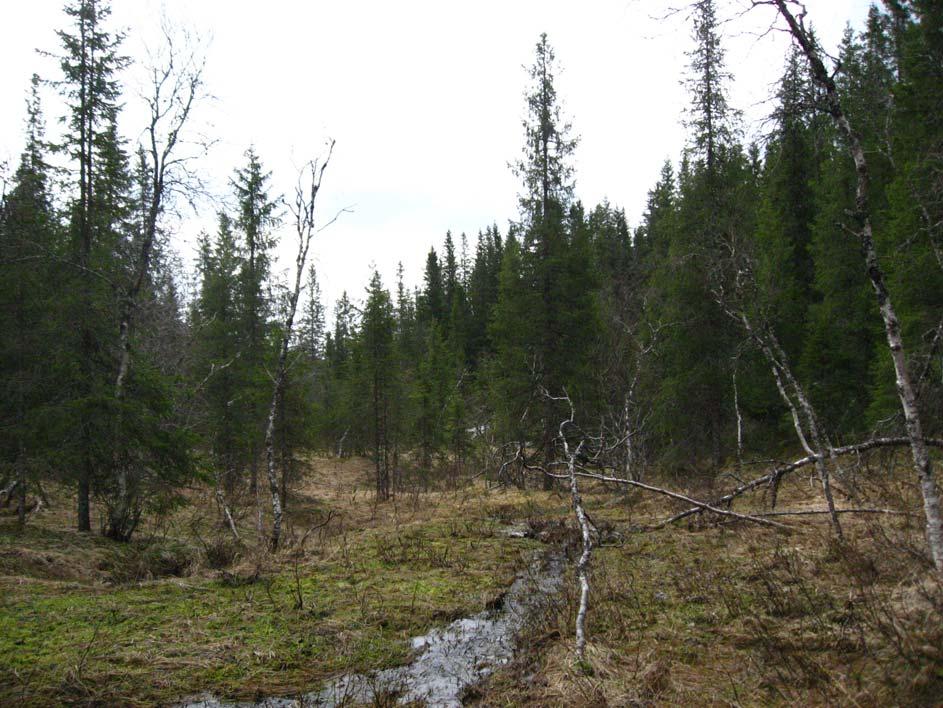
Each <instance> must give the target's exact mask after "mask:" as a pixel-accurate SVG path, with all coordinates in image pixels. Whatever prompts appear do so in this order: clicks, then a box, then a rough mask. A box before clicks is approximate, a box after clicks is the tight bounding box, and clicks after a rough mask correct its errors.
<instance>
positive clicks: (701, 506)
mask: <svg viewBox="0 0 943 708" xmlns="http://www.w3.org/2000/svg"><path fill="white" fill-rule="evenodd" d="M546 474H547V475H549V476H550V477H555V478H556V479H569V475H564V474H552V473H550V472H547V473H546ZM576 476H578V477H586V478H587V479H595V480H596V481H598V482H613V483H615V484H626V485H629V486H631V487H638V488H639V489H644V490H646V491H649V492H655V493H656V494H662V495H664V496H666V497H671V498H672V499H678V500H680V501H684V502H687V503H688V504H694V505H695V507H696V508H697V510H698V511H712V512H714V513H715V514H719V515H721V516H729V517H731V518H734V519H739V520H741V521H751V522H753V523H754V524H760V525H761V526H771V527H774V528H778V529H780V530H783V531H792V529H791V528H790V527H789V526H786V525H785V524H780V523H777V522H776V521H769V520H768V519H762V518H760V517H758V516H751V515H749V514H738V513H737V512H735V511H727V510H726V509H719V508H717V507H716V506H714V505H712V504H708V503H707V502H702V501H698V500H697V499H692V498H691V497H689V496H685V495H684V494H679V493H678V492H672V491H670V490H668V489H662V488H661V487H655V486H653V485H651V484H645V483H644V482H636V481H635V480H634V479H622V478H621V477H608V476H606V475H602V474H595V473H593V472H586V471H585V470H583V471H579V472H576ZM664 525H665V524H659V525H658V526H653V527H651V528H652V530H654V529H659V528H661V527H662V526H664Z"/></svg>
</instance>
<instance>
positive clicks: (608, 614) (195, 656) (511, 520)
mask: <svg viewBox="0 0 943 708" xmlns="http://www.w3.org/2000/svg"><path fill="white" fill-rule="evenodd" d="M306 467H307V469H306V470H305V474H304V476H303V478H302V479H300V480H299V481H298V482H297V483H296V484H295V487H294V491H293V493H292V495H291V496H290V498H289V502H288V510H289V523H288V524H287V528H286V537H287V542H286V544H285V547H284V549H283V550H282V551H280V552H279V554H277V555H276V556H275V557H274V558H273V557H272V556H271V555H270V554H268V553H265V552H259V551H257V550H254V549H257V548H259V546H260V544H259V543H258V538H256V537H255V535H254V533H253V526H254V524H253V523H252V519H251V517H248V516H246V517H245V518H242V519H240V523H239V528H240V530H241V532H242V538H243V543H242V544H241V545H240V546H238V547H237V546H236V545H235V544H233V543H232V541H231V540H230V537H229V536H228V535H227V532H225V531H224V530H221V529H220V528H218V526H217V525H216V524H215V523H213V521H212V520H214V519H215V518H217V516H216V511H215V508H214V506H213V501H212V494H211V493H210V491H209V490H205V489H195V490H192V491H191V492H190V493H189V495H188V496H189V503H188V504H187V505H186V506H184V507H183V508H181V509H179V510H177V511H176V512H174V513H172V514H169V515H167V516H166V517H164V518H163V519H161V521H160V522H159V523H152V524H151V525H149V526H148V527H146V528H143V529H141V530H140V532H139V534H138V539H137V540H136V541H135V542H133V543H131V544H116V543H114V542H111V541H108V540H106V539H104V538H102V537H101V536H99V535H97V534H79V533H77V532H75V531H74V530H73V528H74V513H73V512H72V500H71V499H70V498H69V496H68V495H67V494H66V493H65V492H64V490H50V492H51V495H52V502H53V506H52V508H51V509H44V510H43V511H40V512H38V513H37V514H34V515H33V516H32V517H31V518H30V520H29V523H28V525H27V527H26V529H25V530H19V529H18V528H17V526H16V523H15V519H13V518H9V517H7V518H0V705H11V704H14V703H16V704H21V705H52V704H62V703H69V704H79V705H155V704H158V705H165V704H172V703H173V702H175V701H180V700H182V699H184V698H186V697H194V696H199V695H200V694H202V693H204V692H209V693H212V694H213V695H216V696H219V697H224V698H230V699H240V700H251V699H253V698H258V697H263V696H286V695H293V694H297V693H300V692H307V691H313V690H315V689H317V688H318V686H319V685H320V684H321V683H322V682H323V681H324V680H325V679H327V678H328V677H331V676H336V675H338V674H342V673H348V672H364V671H368V670H372V669H377V668H383V667H388V666H394V665H397V664H401V663H403V662H405V661H407V660H408V658H409V651H410V649H409V646H410V644H409V638H410V637H412V636H416V635H419V634H422V633H424V632H426V631H427V630H429V629H430V628H431V627H435V626H442V625H445V624H448V622H450V621H451V620H452V619H454V618H457V617H461V616H466V615H470V614H473V613H475V612H478V611H480V610H482V609H484V608H486V607H489V606H491V605H492V604H493V603H494V602H495V600H496V598H498V597H500V595H501V593H502V591H503V590H504V589H505V588H506V587H507V586H508V585H509V584H510V583H511V581H512V580H513V578H514V577H515V574H516V572H517V571H519V570H520V569H521V568H523V567H525V566H526V565H527V563H528V562H529V560H530V559H532V558H533V556H534V553H535V552H536V550H537V549H539V548H541V542H540V541H539V540H537V539H533V538H516V537H513V536H510V535H508V534H507V533H505V531H506V530H507V529H508V527H509V526H510V525H511V524H515V523H521V522H529V526H530V528H532V529H540V528H543V527H544V526H546V525H547V522H552V521H557V520H565V522H566V523H567V524H570V525H572V520H571V517H572V513H571V512H570V509H569V498H568V496H567V495H565V494H563V493H559V492H544V491H537V490H527V491H522V490H518V489H506V488H501V489H494V488H490V489H489V488H488V487H487V486H486V485H485V484H484V483H483V482H481V481H480V480H479V481H477V482H475V483H473V484H471V485H469V486H466V487H463V488H460V489H457V490H438V491H437V490H426V491H418V490H417V491H415V492H413V493H401V494H400V495H399V496H398V498H397V499H396V501H394V502H387V503H384V504H376V503H375V502H374V500H373V492H372V488H373V485H372V479H371V468H370V465H369V463H368V462H367V461H364V460H358V459H350V460H344V461H337V460H333V459H323V458H312V459H310V460H308V464H307V465H306ZM692 479H695V478H693V477H691V476H690V475H688V476H685V477H678V478H677V479H674V478H671V477H670V476H666V477H664V478H661V479H658V480H655V481H654V483H656V484H664V485H665V486H668V487H670V488H672V489H676V490H686V491H687V492H688V493H690V494H692V495H694V496H696V497H697V498H701V499H706V498H710V497H714V496H716V495H717V494H718V492H720V491H721V490H723V489H726V488H727V487H729V486H733V484H732V483H731V480H730V479H729V477H717V478H706V477H697V478H696V482H693V483H692V481H691V480H692ZM836 486H837V487H838V490H839V501H840V506H842V507H843V508H852V507H865V506H867V507H880V508H890V509H898V510H907V511H910V512H919V510H920V505H919V503H918V501H917V495H916V489H915V486H914V485H913V484H911V482H910V478H909V474H908V470H907V468H906V465H898V466H895V462H894V458H893V457H885V458H883V459H882V461H881V464H880V466H876V467H874V468H873V469H869V468H862V469H860V470H859V471H858V472H856V473H855V475H854V477H852V476H851V475H850V474H849V475H848V476H846V477H845V479H843V480H839V481H838V483H837V485H836ZM842 492H843V493H844V495H843V494H842ZM585 502H586V507H587V509H588V511H589V513H590V515H591V516H592V518H593V520H594V521H595V523H596V525H597V526H598V527H599V528H600V529H603V530H604V533H603V534H602V541H603V542H602V545H601V546H600V547H599V548H598V549H597V550H596V551H595V553H594V556H593V562H592V576H591V582H592V595H591V601H590V613H589V619H588V627H587V630H588V636H589V645H588V647H587V660H588V661H587V664H586V665H584V666H577V665H575V664H574V662H573V620H574V618H575V615H576V606H577V591H576V583H575V581H574V579H573V578H572V576H571V573H572V571H569V573H570V574H568V576H567V579H566V583H565V588H566V589H565V591H564V592H563V593H561V595H560V597H559V598H558V599H557V602H556V603H554V604H553V605H552V606H551V609H550V610H549V611H548V612H547V613H546V615H545V616H544V617H543V618H542V620H541V621H540V622H538V623H536V624H535V625H534V626H532V627H531V628H530V629H529V630H528V636H527V637H526V638H525V640H524V642H523V645H524V646H526V647H527V651H522V652H521V653H520V654H519V658H518V659H516V660H515V661H514V662H513V663H512V665H511V666H509V667H507V668H506V669H504V670H502V671H499V672H498V673H497V674H495V675H494V677H493V678H492V679H491V680H490V681H489V682H487V683H486V684H485V685H484V686H481V687H479V688H477V689H475V690H473V692H472V693H471V694H469V695H468V697H467V699H468V702H469V703H473V704H480V705H534V706H544V705H600V706H603V705H613V706H616V705H619V706H625V705H769V704H780V705H799V704H801V705H809V704H829V703H837V704H847V705H891V704H904V705H921V704H922V705H938V704H940V702H941V701H943V587H941V583H940V581H939V580H938V579H936V576H935V575H934V574H933V573H932V571H931V569H930V566H929V565H928V563H927V561H926V558H925V551H924V543H923V541H922V525H921V522H920V517H919V515H907V514H901V515H888V514H867V515H865V514H861V515H858V514H847V515H844V516H843V517H842V521H843V524H844V528H845V535H846V541H845V542H843V543H838V542H836V541H834V540H832V536H831V534H830V533H829V528H828V524H827V519H826V517H824V516H821V515H812V516H801V517H778V519H777V520H779V521H783V522H784V523H788V524H789V525H790V526H792V527H793V528H794V531H793V532H792V533H789V534H786V533H782V532H780V531H777V530H775V529H770V528H766V527H760V526H756V525H751V524H747V523H744V522H736V523H724V522H723V520H721V519H718V518H717V517H714V518H702V517H697V516H696V517H692V518H691V519H689V520H686V521H683V522H679V523H678V524H675V525H673V526H669V527H665V528H663V529H661V530H658V531H645V530H644V528H645V527H646V526H648V525H650V524H651V523H652V522H654V521H656V520H658V519H661V518H663V517H665V516H667V515H670V513H672V512H674V511H678V510H680V509H683V505H680V504H676V503H675V502H671V501H670V500H666V499H665V498H663V497H654V496H650V495H647V494H646V495H645V496H642V495H641V494H640V493H637V492H632V493H630V494H624V493H622V492H620V491H617V490H613V489H612V488H605V487H603V486H602V485H597V486H591V485H587V489H586V490H585ZM766 506H767V500H766V499H765V497H764V494H762V493H757V494H755V495H753V496H751V497H747V498H744V499H742V500H738V502H737V503H736V504H735V507H734V508H735V509H736V510H737V511H741V512H744V511H748V510H751V509H754V510H762V509H765V508H766ZM821 507H822V504H821V501H820V495H819V493H818V490H817V487H816V486H815V485H814V484H812V483H811V482H810V480H809V477H808V474H803V475H795V476H793V477H792V478H787V481H786V482H785V483H784V484H783V487H782V490H781V492H780V500H779V505H778V507H777V508H778V509H792V510H797V509H805V510H811V509H820V508H821ZM328 519H329V521H328ZM325 521H327V523H326V524H325V523H324V522H325ZM322 524H324V525H322ZM311 529H313V530H311ZM309 530H311V531H310V533H309V532H308V531H309ZM306 534H307V535H306ZM565 535H566V534H564V536H565ZM544 540H545V541H546V540H548V539H546V538H545V539H544ZM559 541H560V539H559V537H557V538H555V539H553V540H552V542H559Z"/></svg>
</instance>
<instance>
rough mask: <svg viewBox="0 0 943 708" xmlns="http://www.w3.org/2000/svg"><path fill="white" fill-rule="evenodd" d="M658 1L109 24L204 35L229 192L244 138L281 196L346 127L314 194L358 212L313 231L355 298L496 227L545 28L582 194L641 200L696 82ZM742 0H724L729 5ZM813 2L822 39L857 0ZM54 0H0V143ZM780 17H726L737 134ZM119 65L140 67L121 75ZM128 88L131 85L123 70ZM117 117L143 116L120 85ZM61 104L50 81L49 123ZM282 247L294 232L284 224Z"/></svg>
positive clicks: (517, 2)
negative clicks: (451, 242)
mask: <svg viewBox="0 0 943 708" xmlns="http://www.w3.org/2000/svg"><path fill="white" fill-rule="evenodd" d="M680 2H681V0H677V2H661V1H660V0H608V1H606V2H602V1H601V0H587V1H586V2H583V3H579V4H577V3H573V2H561V1H558V0H513V2H512V1H509V0H503V1H498V0H477V2H474V3H453V2H443V1H442V0H430V1H422V2H420V1H417V0H401V1H400V2H396V3H392V2H382V1H380V0H344V1H342V2H325V1H324V0H308V1H301V0H294V1H292V0H268V1H267V2H265V3H261V2H258V1H257V0H163V1H162V2H161V1H159V0H113V26H114V27H117V28H126V29H127V31H128V38H127V40H126V43H125V52H126V53H127V54H128V55H130V56H132V57H136V56H141V54H142V47H143V46H144V45H145V44H146V43H151V44H153V43H154V42H156V29H157V27H158V26H159V21H158V18H159V16H160V14H161V11H162V8H163V12H164V13H165V14H166V15H167V16H168V17H170V18H171V19H172V20H173V21H175V22H176V23H179V24H182V25H184V26H186V27H188V28H190V29H191V30H193V31H195V32H197V33H199V34H201V35H202V36H204V37H205V38H206V39H207V40H208V42H207V44H208V46H207V50H206V54H207V59H208V65H207V71H206V80H207V84H208V87H209V90H210V91H211V92H212V94H213V96H214V97H215V100H213V101H212V102H208V103H206V104H204V105H203V106H202V107H201V108H200V111H199V114H198V116H197V119H198V120H197V123H198V124H199V125H200V126H202V127H203V128H204V129H206V130H207V132H208V133H209V134H210V135H212V136H213V137H215V138H216V139H217V140H218V143H217V144H216V146H215V148H214V149H213V151H212V153H211V154H210V156H209V157H208V158H207V159H206V160H204V163H203V165H204V174H205V176H206V178H207V180H208V182H209V184H210V185H211V187H212V188H213V189H214V190H215V192H216V193H217V194H219V195H220V197H221V198H225V196H226V193H227V182H228V178H229V176H230V175H231V173H232V170H233V168H235V167H237V166H241V164H242V154H243V152H244V151H245V149H246V148H247V147H248V146H249V145H250V144H253V145H255V147H256V150H257V152H258V153H259V154H260V156H261V157H262V160H263V162H264V164H265V165H266V166H267V167H268V168H269V169H271V170H272V171H273V173H274V174H273V179H274V184H275V191H276V192H281V193H285V194H288V193H290V191H291V189H292V185H293V184H294V179H295V175H296V173H297V167H296V166H297V165H300V164H302V163H303V162H304V161H305V160H307V159H309V158H311V157H313V156H316V155H317V154H319V152H320V150H321V148H322V146H323V143H324V141H325V139H326V138H328V137H333V138H335V139H336V140H337V147H336V150H335V155H334V160H333V162H332V164H331V167H330V168H329V171H328V173H327V174H326V177H325V181H324V191H323V192H322V198H323V202H322V215H323V216H324V217H328V216H330V215H332V214H333V213H334V212H335V211H336V210H337V209H339V208H341V207H345V206H352V207H353V209H354V211H353V212H352V213H350V214H345V215H344V216H343V217H342V219H341V220H340V221H339V222H338V223H337V224H335V225H334V226H332V227H331V228H330V229H329V230H327V231H325V232H323V233H322V234H321V235H320V236H319V238H318V242H317V243H316V244H315V246H314V258H315V262H316V265H317V267H318V271H319V276H320V279H321V285H322V289H323V290H324V292H325V296H326V297H325V299H326V300H327V303H326V304H327V305H328V307H330V306H331V304H332V303H333V301H334V300H335V299H336V297H337V296H338V295H339V294H340V291H341V290H343V289H347V290H348V291H349V292H350V293H351V294H352V295H353V296H354V297H360V296H361V295H362V292H363V288H364V286H365V285H366V282H367V277H368V273H369V270H370V267H371V264H373V263H375V264H376V266H377V267H378V268H379V269H380V272H381V274H382V275H383V277H384V281H385V282H386V283H387V285H392V282H393V273H394V271H395V267H396V263H397V262H398V261H403V263H404V266H405V268H406V274H407V282H408V283H410V284H414V283H417V282H418V281H419V279H420V276H421V268H422V265H423V262H424V255H425V253H426V252H427V251H428V249H429V247H430V246H432V245H435V246H436V247H437V248H438V247H439V246H440V245H441V243H442V239H443V238H444V235H445V232H446V230H447V229H451V230H452V232H453V234H455V235H456V237H457V236H458V234H460V233H461V232H463V231H464V232H466V233H467V234H468V237H469V242H470V244H471V246H473V245H474V242H475V238H476V236H477V232H478V230H479V229H481V228H483V227H485V226H486V225H488V224H490V223H492V222H496V223H497V224H498V225H499V227H501V230H502V233H503V232H504V231H505V230H506V227H507V222H508V219H510V218H513V217H515V215H516V209H517V200H516V194H517V190H518V185H517V182H516V180H515V178H514V176H513V175H512V174H511V171H510V170H509V169H508V167H507V163H508V162H509V161H513V160H515V159H517V157H518V155H519V154H520V149H521V144H522V129H521V118H522V116H523V111H524V102H523V91H524V88H525V86H526V81H527V78H526V73H525V69H524V68H523V67H524V66H525V65H529V64H530V63H531V62H532V61H533V49H534V44H535V43H536V41H537V39H538V36H539V34H540V33H541V32H547V34H548V38H549V40H550V43H551V45H552V46H553V47H554V48H555V50H556V54H557V58H558V60H559V62H560V64H561V65H562V67H563V73H562V75H561V76H560V77H559V80H558V86H557V88H558V93H559V95H560V96H561V97H562V99H563V102H564V106H565V110H566V113H567V114H568V115H569V116H570V117H571V118H572V122H573V127H574V131H575V132H576V133H577V134H579V135H580V136H581V138H582V141H581V143H580V146H579V148H578V151H577V160H576V167H577V196H578V197H579V198H581V199H582V200H583V202H584V203H585V204H586V205H587V207H588V208H589V207H591V206H593V205H594V204H596V203H598V202H599V201H600V200H602V199H603V198H608V199H609V200H610V202H612V203H613V204H616V205H618V206H622V207H624V208H625V209H626V212H627V215H628V217H629V220H630V224H632V225H635V224H636V223H637V222H638V220H639V218H640V216H641V213H642V210H643V208H644V203H645V197H646V193H647V191H648V190H649V189H650V188H651V187H652V186H653V184H654V182H655V180H656V178H657V176H658V173H659V170H660V168H661V165H662V163H663V161H664V160H665V158H671V159H672V160H673V161H676V160H677V158H678V156H679V154H680V151H681V149H682V147H683V139H684V138H683V129H682V127H681V124H680V121H681V117H682V112H683V109H684V107H685V106H686V104H687V97H686V95H685V92H684V89H683V88H682V87H681V85H680V83H679V82H680V79H681V78H682V76H683V74H684V71H685V67H686V64H687V59H686V57H685V54H684V53H685V52H686V51H687V50H688V49H689V48H690V46H691V40H690V28H689V23H688V19H687V17H686V15H684V14H680V15H676V16H674V17H672V18H668V19H664V16H665V14H666V13H667V12H668V9H669V7H670V6H671V5H673V4H674V5H677V4H680ZM745 4H747V3H746V0H727V2H723V1H721V3H720V6H721V8H722V13H723V15H724V16H725V17H727V18H734V16H735V15H736V14H737V13H738V12H739V11H740V10H742V9H743V7H744V5H745ZM806 4H807V7H808V9H809V19H810V21H811V22H812V23H813V24H814V26H815V27H816V30H817V31H818V33H819V36H820V38H822V39H823V41H824V42H825V43H826V45H827V46H835V45H836V44H837V42H838V41H839V39H840V37H841V33H842V30H843V28H844V26H845V24H846V22H848V21H850V22H851V23H852V25H853V26H854V27H856V28H860V27H861V26H862V25H863V21H864V18H865V16H866V13H867V8H868V4H869V3H868V2H867V0H807V3H806ZM62 5H63V2H62V0H29V2H10V1H9V0H8V1H7V2H5V3H4V21H3V23H2V24H0V66H3V67H4V70H3V72H2V74H0V95H2V96H3V101H2V104H0V159H6V160H7V161H8V162H9V163H10V164H15V161H16V158H17V155H18V154H19V152H20V150H21V149H22V127H23V118H24V112H25V111H24V98H25V95H26V92H27V88H28V85H29V77H30V75H31V74H32V73H33V72H34V71H35V72H38V73H40V75H41V76H43V77H44V78H57V77H58V72H57V67H56V66H55V62H53V61H52V60H50V59H45V58H43V57H41V56H38V55H37V54H36V52H35V50H36V49H37V48H39V49H47V50H52V51H56V50H58V49H59V47H58V44H57V38H56V36H55V33H54V30H55V29H57V28H62V27H64V26H65V16H64V15H63V13H62V11H61V10H62ZM772 19H773V12H772V10H771V9H769V8H759V9H756V10H753V11H751V12H750V13H748V14H747V15H746V16H744V17H739V18H737V19H731V21H730V22H729V23H727V24H726V25H725V26H724V32H725V46H726V49H727V60H728V65H729V68H730V70H731V71H732V72H733V74H734V76H735V83H734V85H733V86H732V87H731V92H730V97H729V100H730V103H731V104H732V105H733V106H735V107H736V108H738V109H740V110H742V111H743V112H744V115H745V130H746V132H747V134H748V135H750V134H753V133H755V132H757V131H758V130H760V126H759V122H760V121H761V119H762V118H763V117H764V116H765V115H766V114H767V113H768V110H769V106H768V105H765V101H766V99H767V97H768V96H769V94H770V90H771V84H772V83H773V82H775V81H776V80H777V78H778V76H779V74H780V71H781V67H782V63H783V56H784V51H785V46H786V38H785V36H783V35H782V34H781V33H772V34H769V35H767V36H765V37H762V38H760V36H759V35H760V34H762V33H763V30H765V29H766V28H767V27H768V25H769V24H770V22H771V21H772ZM128 83H129V84H130V83H133V79H132V77H130V76H129V77H128ZM129 88H131V87H129ZM127 103H128V108H127V110H126V114H125V118H126V120H125V121H124V123H123V129H124V132H125V133H126V134H127V135H128V136H129V137H132V138H133V137H134V136H135V135H136V134H137V130H138V126H137V125H132V123H135V120H134V116H135V115H136V111H135V98H134V94H133V92H132V91H131V90H129V93H128V96H127ZM60 111H61V108H60V107H59V106H58V105H57V104H56V103H55V101H54V100H53V98H52V97H51V96H50V98H49V101H48V103H47V105H46V112H47V122H48V124H49V127H50V131H55V129H56V125H55V120H54V118H55V117H56V116H57V115H58V113H59V112H60ZM215 209H216V206H214V205H213V204H206V205H204V206H203V207H202V208H201V212H202V213H201V214H200V215H197V216H195V217H191V218H190V219H189V220H188V221H186V222H185V223H183V224H182V225H181V229H180V234H179V237H178V239H177V241H176V243H177V247H178V250H179V251H180V252H181V256H182V257H183V259H184V261H185V262H187V263H192V260H193V251H192V244H193V242H194V240H195V236H196V233H197V232H198V231H199V229H200V228H201V226H202V225H204V224H205V225H208V226H209V227H210V228H212V224H213V223H214V222H215V218H214V216H213V213H214V211H215ZM283 241H284V246H283V251H284V252H286V253H287V252H288V251H290V250H291V249H290V247H291V243H290V241H291V231H290V229H284V236H283Z"/></svg>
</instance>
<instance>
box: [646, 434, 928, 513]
mask: <svg viewBox="0 0 943 708" xmlns="http://www.w3.org/2000/svg"><path fill="white" fill-rule="evenodd" d="M925 442H926V444H927V445H928V446H929V447H935V448H938V449H943V440H937V439H935V438H927V439H926V440H925ZM907 445H910V439H909V438H905V437H898V438H874V439H872V440H867V441H865V442H863V443H859V444H857V445H845V446H844V447H836V448H833V449H832V451H831V454H832V455H833V456H835V457H838V456H840V455H851V454H857V453H861V452H866V451H868V450H874V449H877V448H882V447H903V446H907ZM815 460H816V458H815V456H814V455H808V456H806V457H803V458H800V459H798V460H796V461H794V462H790V463H789V464H788V465H783V466H782V467H777V468H776V469H774V470H772V471H771V472H768V473H767V474H765V475H763V476H762V477H758V478H756V479H754V480H753V481H751V482H747V483H746V484H741V485H740V486H739V487H737V488H736V489H734V490H732V491H730V492H729V493H728V494H725V495H724V496H722V497H720V498H719V499H717V500H715V501H714V502H713V505H714V506H718V505H721V504H729V503H730V502H731V501H733V500H734V499H736V498H737V497H739V496H740V495H742V494H746V493H747V492H750V491H753V490H754V489H756V488H758V487H761V486H763V485H764V484H776V483H778V482H779V480H780V479H781V478H782V477H784V476H785V475H787V474H789V473H790V472H794V471H795V470H797V469H800V468H802V467H806V466H807V465H811V464H812V463H814V462H815ZM692 503H694V502H692ZM704 510H705V507H703V506H699V505H698V506H694V507H692V508H690V509H687V510H685V511H682V512H681V513H680V514H675V515H674V516H672V517H670V518H667V519H665V520H664V521H662V522H660V523H658V524H656V525H654V526H653V527H652V528H653V529H660V528H664V527H665V526H668V525H669V524H673V523H674V522H676V521H681V519H685V518H687V517H689V516H692V515H693V514H700V513H701V512H703V511H704Z"/></svg>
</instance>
